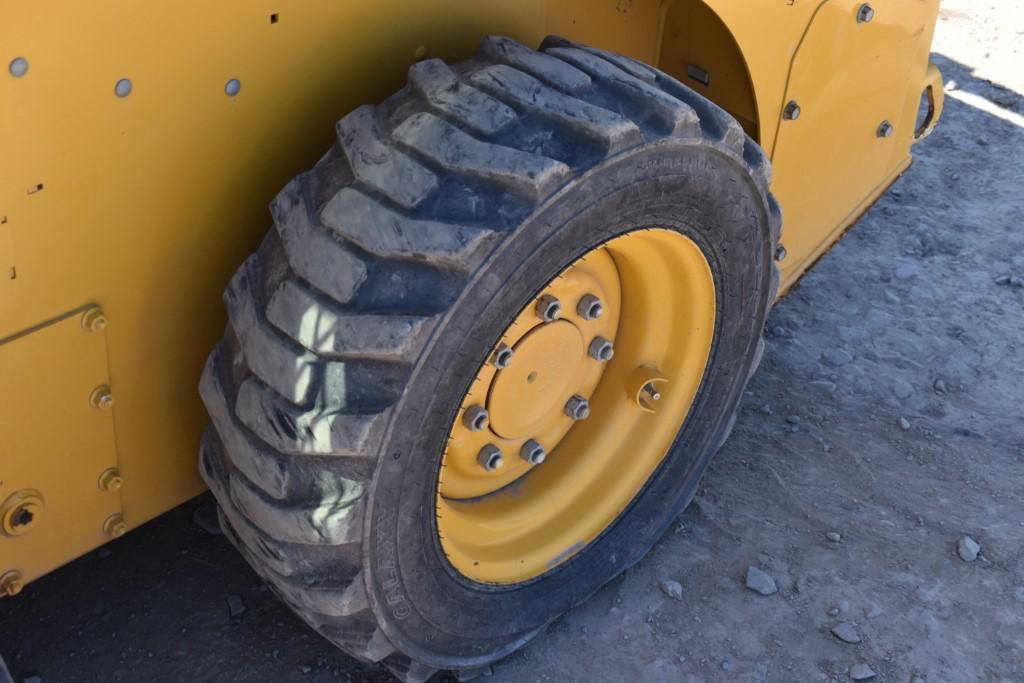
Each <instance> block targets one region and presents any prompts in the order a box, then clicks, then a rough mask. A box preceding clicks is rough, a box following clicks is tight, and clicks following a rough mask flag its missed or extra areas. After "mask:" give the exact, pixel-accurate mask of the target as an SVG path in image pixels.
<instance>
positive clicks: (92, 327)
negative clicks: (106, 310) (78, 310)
mask: <svg viewBox="0 0 1024 683" xmlns="http://www.w3.org/2000/svg"><path fill="white" fill-rule="evenodd" d="M106 327H107V316H105V315H103V311H102V310H101V309H100V307H99V306H93V307H92V308H90V309H88V310H87V311H86V312H85V313H83V314H82V329H83V330H85V331H86V332H102V331H103V330H105V329H106Z"/></svg>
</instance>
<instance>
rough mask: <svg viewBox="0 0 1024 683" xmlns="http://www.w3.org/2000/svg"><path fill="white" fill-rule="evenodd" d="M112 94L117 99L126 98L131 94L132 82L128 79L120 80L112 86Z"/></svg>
mask: <svg viewBox="0 0 1024 683" xmlns="http://www.w3.org/2000/svg"><path fill="white" fill-rule="evenodd" d="M114 94H115V95H117V96H118V97H128V96H129V95H131V94H132V82H131V80H130V79H128V78H122V79H121V80H119V81H118V82H117V83H115V84H114Z"/></svg>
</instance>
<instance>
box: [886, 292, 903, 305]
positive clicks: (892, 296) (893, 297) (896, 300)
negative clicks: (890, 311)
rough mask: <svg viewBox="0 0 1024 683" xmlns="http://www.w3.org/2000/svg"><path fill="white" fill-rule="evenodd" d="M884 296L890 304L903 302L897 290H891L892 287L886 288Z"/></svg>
mask: <svg viewBox="0 0 1024 683" xmlns="http://www.w3.org/2000/svg"><path fill="white" fill-rule="evenodd" d="M884 296H885V300H886V301H887V302H889V303H890V304H898V303H901V302H900V298H899V297H898V296H896V293H895V292H893V291H892V290H890V289H887V290H885V292H884Z"/></svg>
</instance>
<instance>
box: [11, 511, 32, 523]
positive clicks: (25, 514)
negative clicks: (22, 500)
mask: <svg viewBox="0 0 1024 683" xmlns="http://www.w3.org/2000/svg"><path fill="white" fill-rule="evenodd" d="M34 518H35V515H33V514H32V511H31V510H26V509H25V508H21V509H20V510H15V512H14V514H13V515H12V516H11V526H25V525H26V524H31V523H32V520H33V519H34Z"/></svg>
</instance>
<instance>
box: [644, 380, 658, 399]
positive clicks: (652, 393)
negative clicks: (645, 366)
mask: <svg viewBox="0 0 1024 683" xmlns="http://www.w3.org/2000/svg"><path fill="white" fill-rule="evenodd" d="M644 393H645V394H647V396H648V397H650V399H651V400H652V401H660V400H661V394H660V393H658V390H657V389H656V388H655V387H654V382H648V383H647V384H645V385H644Z"/></svg>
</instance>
